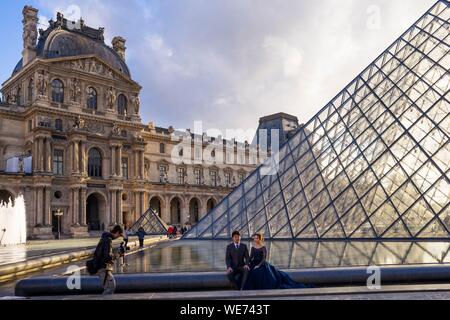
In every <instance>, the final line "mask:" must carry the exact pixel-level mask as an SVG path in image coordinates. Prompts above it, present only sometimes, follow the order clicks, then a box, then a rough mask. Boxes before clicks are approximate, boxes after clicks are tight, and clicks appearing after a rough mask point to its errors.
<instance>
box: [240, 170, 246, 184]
mask: <svg viewBox="0 0 450 320" xmlns="http://www.w3.org/2000/svg"><path fill="white" fill-rule="evenodd" d="M244 180H245V173H242V172H241V173H239V181H240V183H242V182H243V181H244Z"/></svg>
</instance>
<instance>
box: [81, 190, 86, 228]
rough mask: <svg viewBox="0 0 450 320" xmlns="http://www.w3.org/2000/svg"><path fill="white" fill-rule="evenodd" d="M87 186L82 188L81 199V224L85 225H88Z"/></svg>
mask: <svg viewBox="0 0 450 320" xmlns="http://www.w3.org/2000/svg"><path fill="white" fill-rule="evenodd" d="M86 191H87V189H86V188H81V199H80V206H81V210H80V211H81V217H80V224H81V225H83V226H85V225H87V216H86Z"/></svg>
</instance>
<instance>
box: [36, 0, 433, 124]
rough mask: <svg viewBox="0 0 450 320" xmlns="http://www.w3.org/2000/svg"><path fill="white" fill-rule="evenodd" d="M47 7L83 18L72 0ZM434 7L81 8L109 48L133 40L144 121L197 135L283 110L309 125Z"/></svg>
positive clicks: (230, 1)
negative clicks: (195, 129) (197, 126)
mask: <svg viewBox="0 0 450 320" xmlns="http://www.w3.org/2000/svg"><path fill="white" fill-rule="evenodd" d="M40 3H41V4H42V6H44V7H45V8H47V9H49V10H50V11H52V12H55V11H56V10H57V9H59V10H66V11H70V9H71V10H72V11H71V12H72V13H74V15H76V14H75V13H76V10H75V9H74V7H72V8H70V5H72V4H73V3H74V2H73V1H69V0H61V1H58V3H57V4H56V3H55V2H54V1H50V0H40ZM433 3H434V0H416V1H409V2H405V1H401V0H342V1H336V0H323V1H313V0H304V1H299V0H271V1H257V0H215V1H210V0H189V1H178V0H154V1H152V0H134V1H127V2H124V1H106V0H78V1H77V2H76V4H77V6H79V8H80V15H81V16H82V17H83V18H84V20H85V23H86V24H87V25H89V26H93V27H99V26H104V27H105V28H106V38H107V41H110V39H112V37H113V36H115V35H122V36H124V37H125V38H126V39H127V47H128V50H127V61H128V64H129V66H130V69H131V71H132V74H133V77H134V79H135V80H137V81H138V82H139V83H140V84H141V85H142V86H143V91H142V94H141V96H142V99H141V100H142V106H143V108H142V113H143V114H142V116H143V120H144V121H146V122H147V121H155V122H156V124H157V125H160V126H169V125H173V126H174V127H177V128H183V127H184V128H190V127H192V126H193V123H194V121H195V120H202V121H203V122H204V127H205V129H206V128H209V127H214V128H218V129H221V130H222V131H223V132H225V129H226V128H231V129H234V128H242V129H244V130H247V129H248V128H255V129H256V126H257V125H258V118H259V117H261V116H264V115H268V114H271V113H276V112H280V111H283V112H288V113H292V114H294V115H296V116H298V117H299V119H300V121H301V122H306V121H307V120H309V118H311V117H312V116H313V115H314V114H315V113H316V112H318V111H319V110H320V109H321V108H322V107H323V106H324V105H325V104H326V103H327V102H328V101H329V100H330V99H331V98H332V97H333V96H334V95H335V94H337V93H338V91H340V90H341V89H342V88H343V87H344V86H345V85H346V84H347V83H348V82H349V81H350V80H352V79H353V78H354V77H355V76H356V75H357V74H358V73H359V72H360V71H362V69H363V68H364V67H365V66H367V65H368V64H369V63H370V62H371V61H372V60H373V59H374V58H375V57H376V56H377V55H378V54H379V53H381V51H382V50H384V49H385V48H387V46H388V45H389V44H390V43H392V42H393V40H395V39H396V38H397V37H398V36H399V35H400V34H401V33H402V32H403V31H405V30H406V29H407V28H408V27H409V26H410V25H411V24H412V23H413V22H414V21H415V20H416V19H417V18H418V17H419V16H420V15H421V14H423V12H425V10H427V9H428V8H429V7H430V6H431V5H432V4H433ZM377 9H378V10H377ZM374 12H375V13H376V14H377V15H374ZM377 23H378V24H377ZM373 26H376V27H373Z"/></svg>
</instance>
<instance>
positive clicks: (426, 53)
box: [184, 1, 450, 239]
mask: <svg viewBox="0 0 450 320" xmlns="http://www.w3.org/2000/svg"><path fill="white" fill-rule="evenodd" d="M449 20H450V3H449V2H447V1H439V2H437V3H436V4H435V5H434V6H433V7H432V8H431V9H430V10H429V11H428V12H427V13H425V14H424V15H423V16H422V17H421V18H420V19H419V20H418V21H417V23H415V24H414V25H413V26H412V27H411V28H410V29H408V31H406V32H405V33H404V34H403V35H402V36H401V37H400V38H399V39H397V40H396V41H395V43H394V44H392V45H391V46H390V47H389V48H388V49H387V50H386V51H385V52H383V53H382V54H381V55H380V56H379V57H378V58H377V59H376V60H375V61H374V62H373V63H372V64H371V65H370V66H369V67H367V68H366V69H365V70H364V71H363V72H362V73H361V74H360V75H359V76H358V77H357V78H356V79H354V80H353V81H352V82H351V83H350V84H349V85H348V86H347V87H346V88H345V89H344V90H343V91H341V92H340V93H339V94H338V95H337V96H336V97H335V98H334V99H333V100H332V101H331V102H330V103H329V104H328V105H326V106H325V107H324V108H323V109H322V110H321V111H320V112H319V113H318V114H317V115H316V116H315V117H314V118H312V119H311V120H310V121H309V122H308V123H307V124H305V126H304V127H302V128H301V129H300V130H299V131H298V133H297V134H296V135H295V136H294V137H292V138H291V139H290V140H289V141H288V142H287V143H286V144H284V145H283V146H282V147H281V148H280V151H279V152H278V153H276V154H274V155H273V156H272V157H271V158H269V159H267V161H266V162H265V163H264V164H263V165H262V166H260V167H259V168H258V169H256V170H255V171H254V172H253V173H252V174H251V175H250V176H249V177H248V178H247V179H246V180H245V181H244V182H243V183H242V184H241V185H239V186H238V187H237V188H236V189H235V190H234V191H233V192H232V193H231V194H229V195H228V196H227V197H226V198H224V199H223V201H222V202H221V203H220V204H219V205H217V206H216V207H215V208H214V209H213V210H212V211H211V212H210V213H209V214H208V215H206V216H205V217H204V218H203V219H202V220H200V221H199V223H198V224H196V225H195V226H194V227H193V228H192V229H191V230H190V231H189V232H188V233H187V234H186V235H185V236H184V238H187V239H229V238H230V237H231V233H232V232H233V230H238V231H240V233H241V235H242V236H243V238H248V237H251V235H252V234H254V233H256V232H262V233H263V234H264V236H265V237H266V238H268V239H397V238H398V239H421V238H448V237H449V236H450V232H449V230H450V205H449V204H450V201H449V200H450V178H449V177H450V170H449V168H450V142H449V136H450V93H449V87H450V74H449V71H448V70H449V69H450V53H449V46H450V25H449Z"/></svg>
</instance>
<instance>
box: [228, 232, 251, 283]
mask: <svg viewBox="0 0 450 320" xmlns="http://www.w3.org/2000/svg"><path fill="white" fill-rule="evenodd" d="M232 238H233V242H232V243H230V244H229V245H228V247H227V252H226V255H225V261H226V263H227V276H228V279H229V280H230V282H231V283H232V284H233V285H234V286H235V288H236V289H237V290H242V288H243V287H244V284H245V282H246V281H247V277H248V272H249V270H250V267H249V263H250V258H249V254H248V248H247V246H246V245H245V244H243V243H241V235H240V234H239V232H238V231H234V232H233V234H232Z"/></svg>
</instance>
